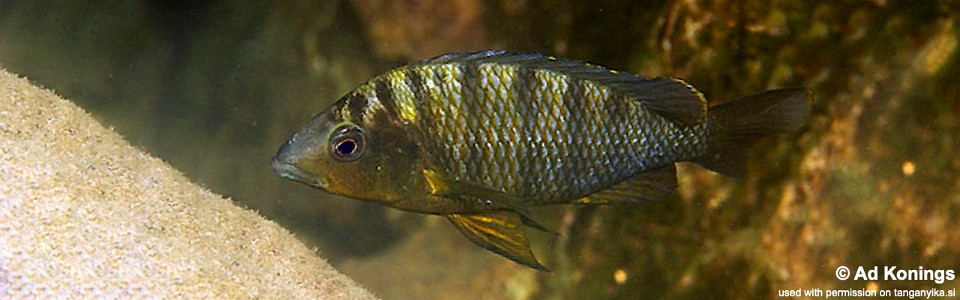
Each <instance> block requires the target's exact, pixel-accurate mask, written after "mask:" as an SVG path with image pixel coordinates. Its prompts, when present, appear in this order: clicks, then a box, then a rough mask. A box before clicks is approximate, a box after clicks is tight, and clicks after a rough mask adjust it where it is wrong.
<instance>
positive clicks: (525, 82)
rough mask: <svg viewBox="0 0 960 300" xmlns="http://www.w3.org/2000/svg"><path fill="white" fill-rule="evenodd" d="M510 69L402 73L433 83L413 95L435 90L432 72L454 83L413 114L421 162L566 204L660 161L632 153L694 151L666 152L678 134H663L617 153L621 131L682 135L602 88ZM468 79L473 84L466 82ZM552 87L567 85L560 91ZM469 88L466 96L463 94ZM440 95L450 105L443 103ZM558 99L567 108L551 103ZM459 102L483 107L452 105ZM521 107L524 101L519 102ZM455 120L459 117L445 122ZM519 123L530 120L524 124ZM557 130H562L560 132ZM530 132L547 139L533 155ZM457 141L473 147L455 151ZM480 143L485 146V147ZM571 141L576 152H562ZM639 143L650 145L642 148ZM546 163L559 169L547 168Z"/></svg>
mask: <svg viewBox="0 0 960 300" xmlns="http://www.w3.org/2000/svg"><path fill="white" fill-rule="evenodd" d="M518 68H522V66H520V65H508V64H492V63H487V64H479V65H476V66H472V67H471V68H464V67H463V64H456V63H449V64H441V65H428V66H421V67H418V68H415V69H410V70H409V71H410V72H418V73H419V74H420V77H421V78H429V79H432V80H433V82H427V81H425V82H424V83H423V86H421V87H420V88H421V89H430V88H436V87H438V86H443V83H442V82H441V81H442V76H438V75H437V74H441V73H444V72H446V73H447V74H448V75H457V76H459V77H458V78H456V80H457V81H459V82H460V84H458V85H457V86H458V87H459V88H458V89H453V90H449V89H442V88H441V89H440V90H442V91H443V92H436V93H431V94H430V99H425V100H426V101H423V103H424V104H425V106H426V107H423V108H422V109H421V111H422V112H425V114H423V115H419V116H418V119H420V120H423V122H422V123H420V124H419V125H420V127H421V130H422V131H423V132H424V134H425V135H424V137H425V140H424V141H423V143H424V145H425V146H426V147H425V151H426V153H427V157H434V158H435V160H436V163H435V164H436V165H439V166H441V169H442V170H443V172H444V173H447V175H449V176H450V177H452V178H455V179H456V180H460V181H466V182H473V183H477V184H480V185H484V186H488V187H491V188H493V189H496V190H500V191H503V192H506V193H510V194H514V195H518V196H520V197H522V198H525V199H529V200H530V201H534V202H536V203H561V202H565V201H566V202H569V200H570V198H579V197H583V196H586V195H587V194H589V193H590V192H592V191H595V190H598V189H601V188H603V187H605V186H609V185H611V184H613V183H616V182H618V181H621V180H623V179H625V178H627V177H629V176H631V175H632V174H635V173H637V172H639V171H642V170H643V169H644V168H648V167H656V166H659V165H663V164H665V163H666V162H664V161H663V160H662V159H653V160H649V159H648V160H637V159H635V158H636V157H637V156H636V153H647V154H651V155H649V157H652V158H663V157H668V156H670V155H678V156H679V155H687V156H685V157H680V158H688V157H691V156H692V155H693V154H695V153H696V151H697V150H700V149H696V148H694V151H688V153H679V152H677V153H671V152H667V151H666V149H668V148H667V147H665V145H669V144H674V143H676V141H673V140H671V139H670V138H671V137H674V136H677V135H678V134H667V135H663V136H665V137H667V138H666V139H663V138H662V139H660V141H659V143H656V144H654V145H640V144H632V145H630V146H632V147H624V146H623V144H622V141H624V140H631V138H632V137H631V136H630V135H629V133H641V134H643V133H645V132H646V133H654V134H659V133H663V132H668V133H672V132H679V131H684V130H683V128H678V127H677V126H674V125H673V124H672V123H670V122H663V121H664V120H658V119H662V117H659V116H656V115H653V114H649V113H645V112H644V111H643V110H642V109H638V108H639V103H631V102H630V99H623V98H620V97H615V96H611V95H610V92H609V90H608V89H607V88H605V87H602V86H597V85H595V84H592V83H589V82H586V81H584V80H578V79H575V78H572V77H570V76H567V75H564V74H560V73H557V72H548V71H543V70H534V71H528V72H523V73H524V74H528V75H536V76H518V75H517V74H518V73H519V72H518ZM454 69H458V70H472V71H475V72H477V73H474V74H473V75H470V76H468V75H465V74H466V72H449V71H448V70H454ZM445 70H447V71H445ZM537 76H538V77H539V78H538V77H537ZM544 79H546V80H544ZM472 80H476V81H477V82H470V83H464V81H472ZM531 82H549V84H548V85H547V88H546V89H545V90H540V91H537V88H536V87H538V86H540V85H537V84H532V83H531ZM410 84H415V83H413V82H410ZM560 86H566V87H568V88H563V89H559V88H558V87H560ZM465 87H466V88H465ZM473 88H479V89H480V91H479V92H476V91H474V90H473ZM414 89H415V88H412V87H411V88H409V89H404V90H414ZM467 89H469V91H465V90H467ZM558 91H560V92H561V93H558ZM563 91H566V93H562V92H563ZM447 99H457V100H456V102H452V103H451V101H450V100H447ZM557 101H562V102H565V104H566V105H563V106H559V105H556V103H557ZM460 102H465V103H482V105H459V104H460ZM521 102H529V103H531V104H530V105H523V104H522V103H521ZM523 107H534V108H536V107H551V108H554V109H555V110H553V111H550V113H549V114H543V113H542V112H544V111H545V110H542V109H522V108H523ZM397 109H398V110H402V109H403V108H402V107H397ZM458 113H459V114H458ZM454 115H457V116H461V117H462V118H454V119H455V120H450V119H451V117H452V116H454ZM568 116H569V117H568ZM527 120H536V122H525V121H527ZM568 122H572V123H574V124H573V125H574V126H573V127H574V128H577V129H580V130H576V131H571V128H570V127H569V126H560V124H566V123H568ZM434 124H436V125H434ZM644 124H654V125H655V126H658V127H659V128H661V129H660V131H659V132H657V131H649V130H644V128H642V127H643V125H644ZM541 128H554V129H555V130H554V131H551V132H547V131H541ZM561 128H562V129H563V130H559V129H561ZM698 129H699V130H701V131H702V128H692V129H687V131H691V130H692V131H696V130H698ZM523 133H529V134H523ZM538 134H540V135H542V136H545V137H547V140H548V141H550V142H549V143H544V146H546V148H540V149H533V145H534V144H535V143H530V141H532V142H538V140H537V135H538ZM634 140H635V139H634ZM643 140H647V141H650V140H653V139H650V138H645V139H643ZM556 141H563V142H559V143H558V142H556ZM460 145H472V146H473V147H462V148H461V147H460ZM486 145H489V147H484V146H486ZM570 145H579V146H580V147H576V148H574V149H572V150H573V151H570V149H568V147H569V146H570ZM644 146H646V147H647V148H648V149H644ZM453 149H459V150H460V151H453ZM649 149H652V151H650V150H649ZM670 149H673V147H670ZM534 150H537V151H534ZM541 151H542V152H541ZM554 159H556V160H558V161H564V162H566V163H564V164H558V163H552V160H554ZM533 178H537V179H547V182H551V183H552V182H558V181H559V182H566V183H568V184H560V185H559V188H557V186H553V187H552V188H553V190H549V188H547V187H546V186H547V185H545V184H541V182H543V181H542V180H533Z"/></svg>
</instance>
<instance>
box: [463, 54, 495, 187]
mask: <svg viewBox="0 0 960 300" xmlns="http://www.w3.org/2000/svg"><path fill="white" fill-rule="evenodd" d="M457 68H458V69H459V72H460V78H459V80H460V84H461V86H462V90H463V95H462V97H463V99H462V100H461V101H462V104H461V106H462V107H461V115H462V116H463V118H464V121H465V122H466V124H468V125H467V126H470V127H472V129H474V130H468V132H471V134H469V140H470V144H469V145H464V147H463V148H464V151H463V152H465V153H464V154H466V155H465V157H464V161H466V163H467V164H468V165H469V167H468V169H471V170H474V172H475V170H478V169H480V168H481V164H483V163H484V162H483V161H482V158H483V157H484V155H483V151H484V146H485V145H487V143H489V140H488V139H487V136H486V135H485V134H476V130H478V129H479V130H482V131H485V130H489V126H490V124H488V123H487V122H486V119H485V118H484V116H485V113H487V112H485V111H484V110H483V105H482V104H483V101H486V100H485V99H484V98H483V92H482V90H481V89H480V83H479V76H480V74H479V70H478V69H477V62H476V61H467V62H463V63H460V64H459V65H458V66H457Z"/></svg>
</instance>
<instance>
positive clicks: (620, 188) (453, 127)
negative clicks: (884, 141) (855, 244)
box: [272, 51, 811, 270]
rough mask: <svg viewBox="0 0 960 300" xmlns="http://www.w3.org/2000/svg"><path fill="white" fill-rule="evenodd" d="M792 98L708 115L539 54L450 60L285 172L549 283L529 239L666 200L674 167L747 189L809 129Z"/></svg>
mask: <svg viewBox="0 0 960 300" xmlns="http://www.w3.org/2000/svg"><path fill="white" fill-rule="evenodd" d="M810 99H811V93H810V92H809V91H808V90H807V89H805V88H787V89H777V90H770V91H766V92H762V93H759V94H755V95H750V96H745V97H742V98H739V99H736V100H732V101H728V102H726V103H723V104H720V105H716V106H714V107H711V108H709V109H708V107H707V101H706V99H705V98H704V96H703V95H702V94H701V93H700V92H698V91H697V90H696V89H694V88H693V87H692V86H690V85H688V84H687V83H685V82H683V81H682V80H679V79H673V78H643V77H638V76H635V75H631V74H627V73H623V72H618V71H613V70H609V69H606V68H603V67H599V66H595V65H590V64H585V63H582V62H578V61H573V60H566V59H560V58H555V57H550V56H543V55H539V54H533V53H514V52H506V51H483V52H474V53H457V54H448V55H443V56H438V57H435V58H431V59H427V60H424V61H421V62H417V63H414V64H411V65H408V66H404V67H400V68H397V69H394V70H391V71H388V72H387V73H385V74H382V75H379V76H377V77H375V78H373V79H371V80H370V81H368V82H366V83H364V84H362V85H360V86H359V87H357V88H356V89H355V90H353V91H352V92H350V93H349V94H347V95H346V96H343V98H341V99H340V100H339V101H337V102H336V103H335V104H333V106H331V107H330V108H328V109H327V110H325V111H323V112H321V113H320V114H319V115H317V116H316V117H314V118H313V120H311V121H310V122H309V123H308V124H307V125H306V126H305V127H304V128H303V129H302V130H301V131H300V132H298V133H296V134H294V135H293V136H292V137H291V138H290V140H289V141H287V142H286V144H284V145H283V146H282V147H280V150H279V151H278V152H277V154H276V156H275V157H274V158H273V161H272V167H273V170H274V172H276V173H277V174H278V175H280V176H281V177H283V178H286V179H291V180H295V181H300V182H303V183H306V184H308V185H311V186H314V187H317V188H320V189H322V190H324V191H327V192H329V193H333V194H338V195H343V196H347V197H351V198H356V199H361V200H366V201H373V202H378V203H381V204H384V205H389V206H392V207H395V208H399V209H403V210H408V211H414V212H420V213H428V214H437V215H442V216H445V217H447V218H448V219H449V220H450V222H452V223H453V225H454V226H455V227H456V228H457V229H458V230H459V231H460V232H461V233H463V234H464V235H465V236H466V237H467V238H469V239H470V240H471V241H473V242H474V243H476V244H477V245H479V246H481V247H483V248H486V249H488V250H490V251H493V252H495V253H497V254H500V255H503V256H505V257H507V258H509V259H511V260H513V261H515V262H517V263H520V264H523V265H526V266H529V267H531V268H535V269H539V270H546V268H545V267H544V266H543V265H541V264H540V263H539V262H538V261H537V259H536V257H534V255H533V252H532V251H531V250H530V246H529V242H528V239H527V233H526V229H525V227H524V226H523V225H527V226H531V227H535V228H539V229H543V230H545V227H543V226H541V225H539V224H537V223H536V222H535V221H534V220H533V219H531V218H530V217H529V215H530V214H529V213H530V211H531V208H532V207H534V206H538V205H549V204H567V203H578V204H613V203H636V202H641V201H648V200H658V199H661V198H663V197H664V196H666V195H667V194H669V193H670V192H671V191H672V190H673V189H674V188H675V187H676V186H677V178H676V169H675V168H674V162H678V161H692V162H695V163H697V164H700V165H701V166H704V167H706V168H708V169H710V170H713V171H716V172H719V173H721V174H724V175H727V176H732V177H741V176H743V175H744V172H745V169H746V162H747V154H748V152H749V150H750V148H751V147H752V146H753V145H754V144H755V143H756V142H757V141H758V140H759V139H760V138H762V137H764V136H766V135H769V134H771V133H775V132H783V131H792V130H796V129H799V128H800V127H802V126H803V125H804V124H805V123H806V120H807V117H808V115H809V102H810Z"/></svg>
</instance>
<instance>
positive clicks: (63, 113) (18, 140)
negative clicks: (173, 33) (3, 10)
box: [0, 69, 373, 299]
mask: <svg viewBox="0 0 960 300" xmlns="http://www.w3.org/2000/svg"><path fill="white" fill-rule="evenodd" d="M154 297H156V298H221V299H237V298H276V299H291V298H316V299H320V298H342V299H363V298H368V299H369V298H373V296H372V295H371V294H370V293H368V292H367V291H366V290H364V289H362V288H360V287H358V286H357V285H356V284H355V283H354V282H353V281H352V280H350V279H348V278H347V277H345V276H344V275H342V274H340V273H339V272H337V271H336V270H334V269H333V267H331V266H330V265H329V264H327V263H326V261H324V260H323V259H322V258H320V257H319V256H317V254H316V253H315V252H314V251H312V250H310V249H309V248H308V247H306V246H305V245H304V244H303V243H301V242H300V241H298V240H297V239H296V238H295V237H294V236H293V235H291V234H290V232H289V231H287V230H285V229H283V228H281V227H280V226H278V225H277V224H275V223H273V222H270V221H268V220H266V219H264V218H262V217H261V216H260V215H258V214H257V213H256V212H253V211H250V210H246V209H243V208H240V207H238V206H236V205H235V204H234V203H233V202H231V201H230V200H229V199H225V198H223V197H221V196H218V195H216V194H214V193H211V192H209V191H207V190H206V189H204V188H201V187H199V186H197V185H196V184H194V183H192V182H190V181H189V180H188V179H187V178H186V177H184V176H183V175H182V174H180V173H179V172H177V171H176V170H174V169H173V168H171V167H170V166H169V165H167V164H166V163H164V162H163V161H161V160H159V159H157V158H155V157H152V156H151V155H149V154H147V153H145V152H143V151H141V150H139V149H137V148H135V147H133V146H131V145H129V144H128V143H127V142H126V141H124V139H123V138H122V137H120V135H118V134H116V133H114V132H113V131H111V130H109V129H106V128H104V127H102V126H101V125H100V124H98V123H97V122H96V121H95V120H94V118H93V117H92V116H90V115H89V114H87V113H86V112H84V111H83V110H82V109H80V108H78V107H77V106H75V105H74V104H73V103H71V102H69V101H67V100H64V99H61V98H59V97H58V96H56V95H54V94H53V93H52V92H49V91H45V90H42V89H40V88H37V87H35V86H32V85H30V83H28V82H27V81H26V80H25V79H21V78H18V77H17V76H16V75H13V74H11V73H8V72H6V70H2V69H0V298H4V299H9V298H154Z"/></svg>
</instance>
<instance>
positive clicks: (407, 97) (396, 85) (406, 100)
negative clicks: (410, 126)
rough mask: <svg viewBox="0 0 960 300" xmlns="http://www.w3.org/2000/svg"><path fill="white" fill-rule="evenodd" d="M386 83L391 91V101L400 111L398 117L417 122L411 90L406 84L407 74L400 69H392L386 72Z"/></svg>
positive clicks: (408, 121) (409, 121)
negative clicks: (388, 72)
mask: <svg viewBox="0 0 960 300" xmlns="http://www.w3.org/2000/svg"><path fill="white" fill-rule="evenodd" d="M386 78H387V84H388V85H389V87H390V90H391V91H393V101H394V102H395V103H396V105H397V111H399V112H400V119H402V120H404V121H406V122H407V123H416V122H417V107H416V106H415V105H414V96H415V95H414V94H413V90H412V89H410V85H408V84H407V80H408V78H407V74H406V73H404V72H401V71H394V72H390V74H387V76H386Z"/></svg>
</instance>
